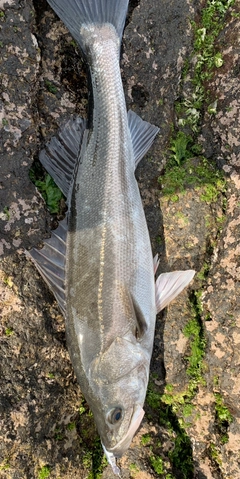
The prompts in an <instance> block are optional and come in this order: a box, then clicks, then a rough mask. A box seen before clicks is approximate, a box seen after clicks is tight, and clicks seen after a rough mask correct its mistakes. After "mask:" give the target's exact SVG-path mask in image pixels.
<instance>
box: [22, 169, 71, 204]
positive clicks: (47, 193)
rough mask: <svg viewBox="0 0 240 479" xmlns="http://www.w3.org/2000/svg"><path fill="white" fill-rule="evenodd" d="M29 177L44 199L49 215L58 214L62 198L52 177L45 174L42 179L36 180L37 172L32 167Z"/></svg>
mask: <svg viewBox="0 0 240 479" xmlns="http://www.w3.org/2000/svg"><path fill="white" fill-rule="evenodd" d="M29 176H30V179H31V180H32V182H33V183H34V185H35V186H36V187H37V188H38V190H39V191H40V193H41V194H42V196H43V198H44V199H45V201H46V204H47V207H48V209H49V211H50V213H52V214H53V213H59V209H60V201H61V199H62V198H63V194H62V192H61V190H60V189H59V188H58V186H57V185H56V183H55V182H54V180H53V179H52V177H51V176H50V175H49V174H48V173H47V174H46V175H44V176H43V179H38V177H39V175H38V170H37V168H34V167H33V168H31V170H30V172H29Z"/></svg>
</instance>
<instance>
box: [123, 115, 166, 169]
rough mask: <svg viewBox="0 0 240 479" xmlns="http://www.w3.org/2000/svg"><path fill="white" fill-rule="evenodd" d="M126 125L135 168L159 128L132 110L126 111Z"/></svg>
mask: <svg viewBox="0 0 240 479" xmlns="http://www.w3.org/2000/svg"><path fill="white" fill-rule="evenodd" d="M128 126H129V130H130V134H131V139H132V146H133V153H134V159H135V168H137V165H138V163H139V162H140V161H141V159H142V158H143V157H144V155H145V154H146V153H147V151H148V150H149V148H150V147H151V146H152V143H153V141H154V138H155V136H156V135H157V134H158V132H159V128H158V127H157V126H155V125H151V123H148V121H144V120H142V118H140V116H138V115H137V114H136V113H134V111H132V110H129V111H128Z"/></svg>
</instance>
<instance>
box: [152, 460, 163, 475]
mask: <svg viewBox="0 0 240 479" xmlns="http://www.w3.org/2000/svg"><path fill="white" fill-rule="evenodd" d="M150 463H151V466H152V468H153V470H154V471H155V472H156V473H157V474H159V475H163V474H164V462H163V460H162V458H161V457H157V456H150Z"/></svg>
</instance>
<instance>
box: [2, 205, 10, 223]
mask: <svg viewBox="0 0 240 479" xmlns="http://www.w3.org/2000/svg"><path fill="white" fill-rule="evenodd" d="M3 213H4V214H5V215H6V217H7V219H8V220H10V213H9V208H8V206H4V208H3Z"/></svg>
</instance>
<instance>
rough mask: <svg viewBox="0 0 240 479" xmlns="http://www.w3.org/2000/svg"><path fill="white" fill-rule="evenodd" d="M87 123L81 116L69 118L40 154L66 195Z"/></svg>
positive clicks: (43, 163)
mask: <svg viewBox="0 0 240 479" xmlns="http://www.w3.org/2000/svg"><path fill="white" fill-rule="evenodd" d="M86 123H87V122H86V120H85V119H83V118H80V117H76V118H71V119H70V120H68V122H67V123H65V125H64V126H63V127H62V128H60V129H59V132H58V133H57V136H54V137H53V138H51V140H50V141H49V142H48V143H47V145H46V147H45V148H44V150H42V151H41V152H40V155H39V160H40V161H41V163H42V165H43V166H44V168H45V169H46V170H47V172H48V173H49V174H50V175H51V176H52V178H53V179H54V181H55V183H56V184H57V186H58V187H59V188H60V190H61V191H62V192H63V194H64V195H65V196H66V197H67V196H68V192H69V188H70V185H71V181H72V177H73V173H74V169H75V165H76V163H77V159H78V157H79V154H80V150H81V144H82V139H83V134H84V131H85V130H86Z"/></svg>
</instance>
